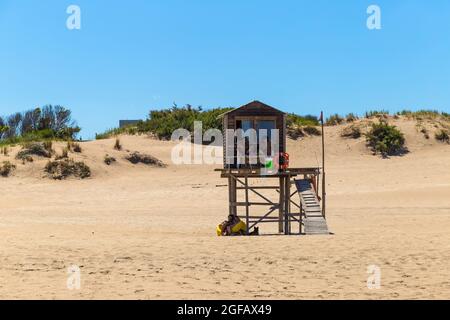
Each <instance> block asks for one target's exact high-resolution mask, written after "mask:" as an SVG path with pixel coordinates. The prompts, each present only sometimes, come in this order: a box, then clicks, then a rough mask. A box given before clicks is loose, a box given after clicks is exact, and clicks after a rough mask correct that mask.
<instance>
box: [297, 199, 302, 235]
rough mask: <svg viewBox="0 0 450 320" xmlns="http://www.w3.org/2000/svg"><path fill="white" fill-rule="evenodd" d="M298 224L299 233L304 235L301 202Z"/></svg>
mask: <svg viewBox="0 0 450 320" xmlns="http://www.w3.org/2000/svg"><path fill="white" fill-rule="evenodd" d="M298 222H299V229H300V230H299V233H300V234H302V231H303V230H302V228H303V226H302V224H303V204H302V202H301V201H300V217H299V218H298Z"/></svg>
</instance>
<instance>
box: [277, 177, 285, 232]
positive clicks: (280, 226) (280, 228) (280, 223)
mask: <svg viewBox="0 0 450 320" xmlns="http://www.w3.org/2000/svg"><path fill="white" fill-rule="evenodd" d="M284 186H285V185H284V178H283V177H280V203H279V210H278V217H279V220H278V232H280V233H282V232H283V231H284V227H283V217H284V193H285V192H284Z"/></svg>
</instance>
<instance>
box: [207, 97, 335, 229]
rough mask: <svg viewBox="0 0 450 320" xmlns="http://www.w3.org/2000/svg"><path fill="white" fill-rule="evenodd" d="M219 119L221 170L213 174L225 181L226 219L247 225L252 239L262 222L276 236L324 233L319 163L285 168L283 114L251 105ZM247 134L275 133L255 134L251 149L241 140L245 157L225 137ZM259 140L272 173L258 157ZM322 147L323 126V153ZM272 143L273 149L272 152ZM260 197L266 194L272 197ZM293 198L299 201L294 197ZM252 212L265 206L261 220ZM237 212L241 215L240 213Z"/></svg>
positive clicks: (324, 196)
mask: <svg viewBox="0 0 450 320" xmlns="http://www.w3.org/2000/svg"><path fill="white" fill-rule="evenodd" d="M221 117H222V121H223V136H224V142H223V149H224V150H223V154H224V167H223V169H216V171H218V172H220V173H221V177H222V178H226V179H228V198H229V214H231V215H237V216H239V218H241V219H242V220H243V221H244V222H245V223H246V228H247V229H246V233H247V234H251V233H252V231H253V230H254V228H255V227H257V226H259V224H261V223H277V224H278V232H279V233H284V234H285V235H290V234H329V231H328V227H327V223H326V219H325V217H326V212H325V198H326V192H325V180H324V179H325V173H324V163H323V165H322V167H317V168H289V167H287V166H286V161H288V160H287V159H286V114H285V113H284V112H282V111H280V110H278V109H275V108H273V107H271V106H269V105H266V104H264V103H262V102H259V101H253V102H250V103H248V104H246V105H244V106H242V107H240V108H237V109H234V110H231V111H229V112H227V113H225V114H223V115H221ZM322 122H323V120H322ZM250 129H254V130H256V132H258V131H260V130H261V129H265V130H267V131H270V132H277V133H278V134H273V135H272V134H270V133H268V134H267V135H263V136H260V135H259V133H258V134H257V143H256V145H254V146H251V145H249V144H251V141H249V139H246V140H245V148H244V152H241V153H239V150H238V148H239V147H238V143H237V137H236V136H238V135H236V134H235V135H233V139H230V136H229V135H230V134H232V133H233V132H236V131H241V133H242V132H244V133H245V132H247V131H248V130H250ZM272 130H274V131H272ZM262 132H264V130H263V131H262ZM264 138H265V139H267V141H265V145H268V146H269V147H268V148H267V150H266V151H265V152H267V155H266V156H267V158H268V159H270V161H269V163H270V164H271V165H273V162H275V166H274V167H275V170H272V171H271V170H270V169H268V168H267V162H266V163H264V162H265V161H261V158H264V155H263V156H261V153H260V148H261V143H262V142H263V141H262V140H264ZM323 142H324V140H323V124H322V152H323V151H324V147H323ZM274 143H275V145H277V146H278V150H272V149H273V148H272V149H271V147H270V146H272V145H273V144H274ZM252 147H253V150H255V149H256V150H257V152H258V157H257V159H254V158H253V159H252V154H251V153H249V150H250V149H251V148H252ZM241 151H242V149H241ZM253 157H254V155H253ZM238 159H240V161H238ZM323 159H324V158H323ZM321 178H322V180H321ZM263 181H264V182H265V181H270V183H269V184H268V183H267V182H265V183H264V182H263ZM320 182H322V184H321V185H320ZM264 190H268V191H264ZM292 190H294V191H292ZM238 191H241V192H239V193H238ZM264 192H271V193H272V195H270V196H269V195H268V194H263V193H264ZM250 194H252V196H253V197H254V196H255V195H256V198H257V199H258V201H254V200H251V199H250ZM296 195H298V196H299V198H297V199H296V198H294V197H296ZM252 207H266V208H268V210H267V211H265V213H264V214H261V215H252V214H251V213H250V210H251V208H252ZM240 208H243V209H244V210H245V211H244V212H242V211H241V210H239V209H240ZM293 224H296V225H298V232H293V229H292V225H293Z"/></svg>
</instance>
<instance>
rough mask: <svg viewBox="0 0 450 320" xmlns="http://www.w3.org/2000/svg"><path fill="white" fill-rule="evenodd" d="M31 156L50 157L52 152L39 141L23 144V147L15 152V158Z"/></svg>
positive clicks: (21, 158)
mask: <svg viewBox="0 0 450 320" xmlns="http://www.w3.org/2000/svg"><path fill="white" fill-rule="evenodd" d="M32 156H38V157H44V158H51V156H52V154H51V152H50V151H48V150H47V149H46V148H45V146H44V144H42V143H39V142H32V143H27V144H25V145H24V146H23V149H22V150H21V151H19V152H18V153H17V155H16V158H17V159H20V160H26V159H29V157H32Z"/></svg>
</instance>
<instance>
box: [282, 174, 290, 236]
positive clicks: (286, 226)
mask: <svg viewBox="0 0 450 320" xmlns="http://www.w3.org/2000/svg"><path fill="white" fill-rule="evenodd" d="M290 195H291V179H290V177H289V175H288V176H286V177H284V199H283V201H284V203H283V206H284V234H285V235H289V234H290V219H291V217H290V216H289V215H290V213H291V211H290V210H289V209H290Z"/></svg>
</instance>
